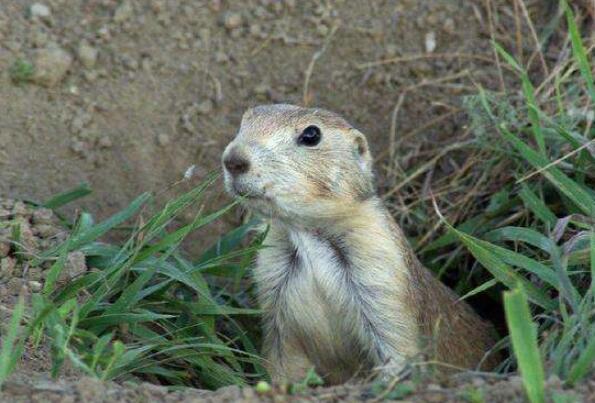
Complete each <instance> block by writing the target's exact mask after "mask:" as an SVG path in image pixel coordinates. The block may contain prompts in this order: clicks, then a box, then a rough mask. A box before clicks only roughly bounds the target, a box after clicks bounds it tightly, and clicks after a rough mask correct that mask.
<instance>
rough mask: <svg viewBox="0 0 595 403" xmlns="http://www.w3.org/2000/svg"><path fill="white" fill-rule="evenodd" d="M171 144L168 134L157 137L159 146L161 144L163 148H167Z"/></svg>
mask: <svg viewBox="0 0 595 403" xmlns="http://www.w3.org/2000/svg"><path fill="white" fill-rule="evenodd" d="M169 142H170V140H169V136H168V135H167V134H165V133H161V134H160V135H159V136H157V144H159V145H160V146H161V147H165V146H166V145H168V144H169Z"/></svg>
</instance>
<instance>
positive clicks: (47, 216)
mask: <svg viewBox="0 0 595 403" xmlns="http://www.w3.org/2000/svg"><path fill="white" fill-rule="evenodd" d="M53 219H54V212H53V211H52V210H50V209H49V208H45V207H40V208H37V209H35V210H33V224H51V223H52V222H53Z"/></svg>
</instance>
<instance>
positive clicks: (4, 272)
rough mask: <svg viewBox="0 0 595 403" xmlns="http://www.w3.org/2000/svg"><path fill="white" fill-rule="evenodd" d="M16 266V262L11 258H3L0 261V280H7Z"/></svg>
mask: <svg viewBox="0 0 595 403" xmlns="http://www.w3.org/2000/svg"><path fill="white" fill-rule="evenodd" d="M16 264H17V260H16V259H15V258H12V257H5V258H2V259H0V279H5V280H6V279H9V278H11V277H12V273H13V271H14V268H15V266H16Z"/></svg>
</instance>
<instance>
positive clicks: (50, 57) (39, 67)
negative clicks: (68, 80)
mask: <svg viewBox="0 0 595 403" xmlns="http://www.w3.org/2000/svg"><path fill="white" fill-rule="evenodd" d="M71 64H72V56H71V55H70V53H68V52H67V51H66V50H64V49H62V48H60V47H58V46H51V47H47V48H45V49H39V50H37V51H35V54H34V59H33V66H34V68H35V71H34V72H33V76H32V77H31V81H33V82H34V83H36V84H39V85H42V86H45V87H53V86H54V85H56V84H58V83H59V82H60V81H62V79H63V78H64V76H65V75H66V73H68V70H70V65H71Z"/></svg>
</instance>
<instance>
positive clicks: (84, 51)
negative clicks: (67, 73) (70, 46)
mask: <svg viewBox="0 0 595 403" xmlns="http://www.w3.org/2000/svg"><path fill="white" fill-rule="evenodd" d="M98 54H99V52H98V51H97V49H95V48H94V47H93V46H91V45H89V43H87V42H86V41H82V42H81V43H80V44H79V47H78V58H79V60H80V62H81V64H82V65H83V66H84V67H85V68H87V69H92V68H93V67H95V63H97V56H98Z"/></svg>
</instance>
